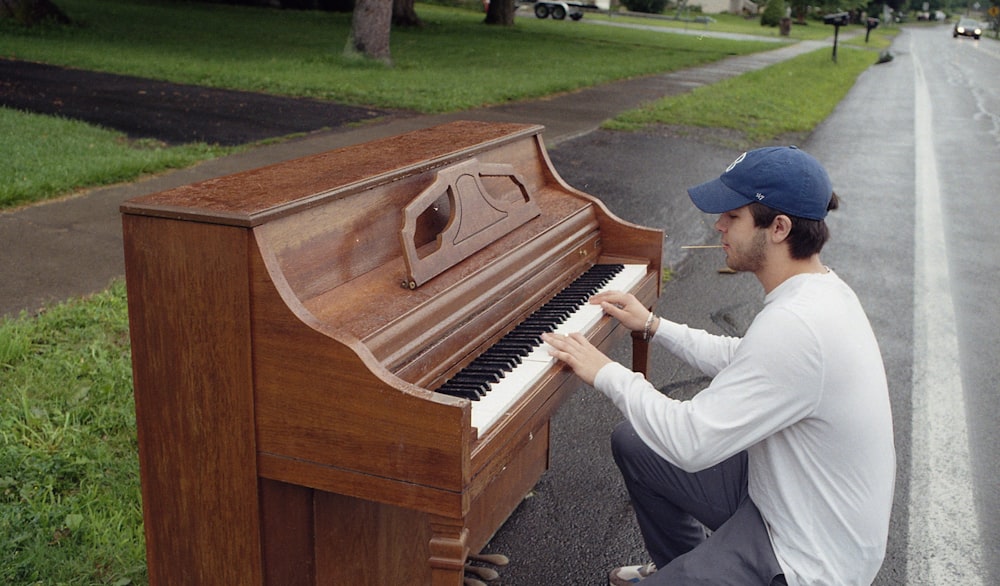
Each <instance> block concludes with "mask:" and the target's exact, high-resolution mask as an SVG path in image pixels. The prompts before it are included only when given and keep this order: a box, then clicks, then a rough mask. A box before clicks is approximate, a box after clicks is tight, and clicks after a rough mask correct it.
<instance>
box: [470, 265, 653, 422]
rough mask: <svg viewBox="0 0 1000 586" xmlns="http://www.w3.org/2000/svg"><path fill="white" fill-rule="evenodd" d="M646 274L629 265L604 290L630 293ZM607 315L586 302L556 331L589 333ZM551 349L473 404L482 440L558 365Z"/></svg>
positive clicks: (538, 352) (541, 350) (534, 354)
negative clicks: (550, 369)
mask: <svg viewBox="0 0 1000 586" xmlns="http://www.w3.org/2000/svg"><path fill="white" fill-rule="evenodd" d="M645 274H646V265H625V266H624V268H623V269H622V270H621V271H620V272H619V273H618V274H617V275H615V276H614V277H613V278H612V279H611V281H609V282H608V283H607V284H606V285H605V286H603V287H601V289H600V291H630V290H631V289H632V288H633V287H635V286H636V285H637V284H638V283H639V281H640V280H641V279H642V277H643V276H645ZM603 315H604V311H603V310H601V307H600V306H599V305H591V304H590V303H586V304H584V305H583V306H581V307H579V308H578V309H577V310H576V311H575V312H574V313H573V314H572V315H570V316H569V318H567V319H566V320H565V321H563V323H562V324H560V325H559V326H558V327H557V328H556V329H555V331H556V332H557V333H559V334H563V335H566V334H569V333H571V332H586V331H588V330H589V329H590V328H592V327H594V326H595V325H596V324H597V322H598V321H599V320H600V319H601V317H602V316H603ZM550 349H551V346H549V345H548V344H540V345H539V346H537V347H535V348H534V349H533V350H532V351H531V352H530V353H529V354H528V356H526V357H525V358H524V359H523V360H522V361H521V364H519V365H518V366H517V367H516V368H514V369H513V370H511V371H510V372H508V373H507V375H506V376H504V377H503V378H502V379H501V380H500V382H497V383H493V384H491V385H490V389H491V390H490V392H489V393H487V394H486V396H485V397H482V398H480V399H479V400H478V401H473V403H472V426H473V427H475V428H477V429H478V430H479V435H480V437H482V436H483V435H484V434H485V433H486V431H487V430H489V428H490V427H492V426H493V425H494V424H495V423H496V422H497V421H498V420H499V419H500V418H501V417H502V416H503V415H505V414H506V412H507V411H508V410H509V409H510V408H511V406H513V405H514V404H515V403H517V401H518V399H519V398H520V397H521V395H523V394H524V393H525V392H526V391H527V390H528V389H530V388H531V387H532V386H533V385H534V384H535V383H537V382H538V380H539V379H541V378H542V376H544V375H545V373H546V372H547V371H548V370H549V368H551V367H552V366H554V365H555V362H556V359H555V358H553V357H551V356H549V354H548V352H549V350H550Z"/></svg>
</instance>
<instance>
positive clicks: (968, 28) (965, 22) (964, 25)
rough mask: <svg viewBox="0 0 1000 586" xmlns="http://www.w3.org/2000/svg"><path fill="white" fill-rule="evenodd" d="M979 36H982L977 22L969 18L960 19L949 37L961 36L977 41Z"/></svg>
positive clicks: (981, 30)
mask: <svg viewBox="0 0 1000 586" xmlns="http://www.w3.org/2000/svg"><path fill="white" fill-rule="evenodd" d="M981 34H983V29H982V27H981V26H979V21H976V20H972V19H971V18H960V19H959V20H958V22H956V23H955V28H954V29H953V30H952V31H951V36H952V37H954V38H958V36H959V35H962V36H963V37H972V38H974V39H978V38H979V35H981Z"/></svg>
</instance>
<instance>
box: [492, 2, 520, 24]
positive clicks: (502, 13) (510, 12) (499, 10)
mask: <svg viewBox="0 0 1000 586" xmlns="http://www.w3.org/2000/svg"><path fill="white" fill-rule="evenodd" d="M516 10H517V1H516V0H491V1H490V3H489V8H488V9H487V10H486V24H499V25H502V26H514V12H515V11H516Z"/></svg>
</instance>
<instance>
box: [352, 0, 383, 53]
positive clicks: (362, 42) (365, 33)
mask: <svg viewBox="0 0 1000 586" xmlns="http://www.w3.org/2000/svg"><path fill="white" fill-rule="evenodd" d="M392 6H393V0H357V3H356V4H355V5H354V15H353V17H352V18H351V34H350V35H348V37H347V47H345V48H344V53H346V54H347V55H350V56H356V55H360V56H363V57H369V58H371V59H375V60H377V61H381V62H383V63H385V64H386V65H391V64H392V53H391V51H390V49H389V32H390V30H391V28H392Z"/></svg>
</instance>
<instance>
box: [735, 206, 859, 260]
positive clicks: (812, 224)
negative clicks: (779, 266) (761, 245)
mask: <svg viewBox="0 0 1000 586" xmlns="http://www.w3.org/2000/svg"><path fill="white" fill-rule="evenodd" d="M839 206H840V198H838V197H837V194H836V193H834V194H833V196H832V197H831V198H830V203H829V204H828V205H827V206H826V209H827V210H828V211H829V210H835V209H837V208H838V207H839ZM749 207H750V214H751V215H752V216H753V223H754V226H756V227H757V228H766V227H768V226H770V225H771V222H773V221H774V219H775V218H777V217H778V216H779V215H784V216H787V217H788V218H790V219H791V220H792V230H791V232H789V233H788V239H787V240H786V241H787V242H788V252H789V254H790V255H791V256H792V258H794V259H796V260H804V259H807V258H809V257H810V256H812V255H814V254H819V251H820V250H822V249H823V245H824V244H826V241H827V240H829V239H830V229H829V228H827V226H826V221H825V220H809V219H806V218H800V217H798V216H791V215H789V214H786V213H784V212H781V211H779V210H776V209H774V208H769V207H767V206H766V205H764V204H762V203H757V202H753V203H751V204H750V205H749Z"/></svg>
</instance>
